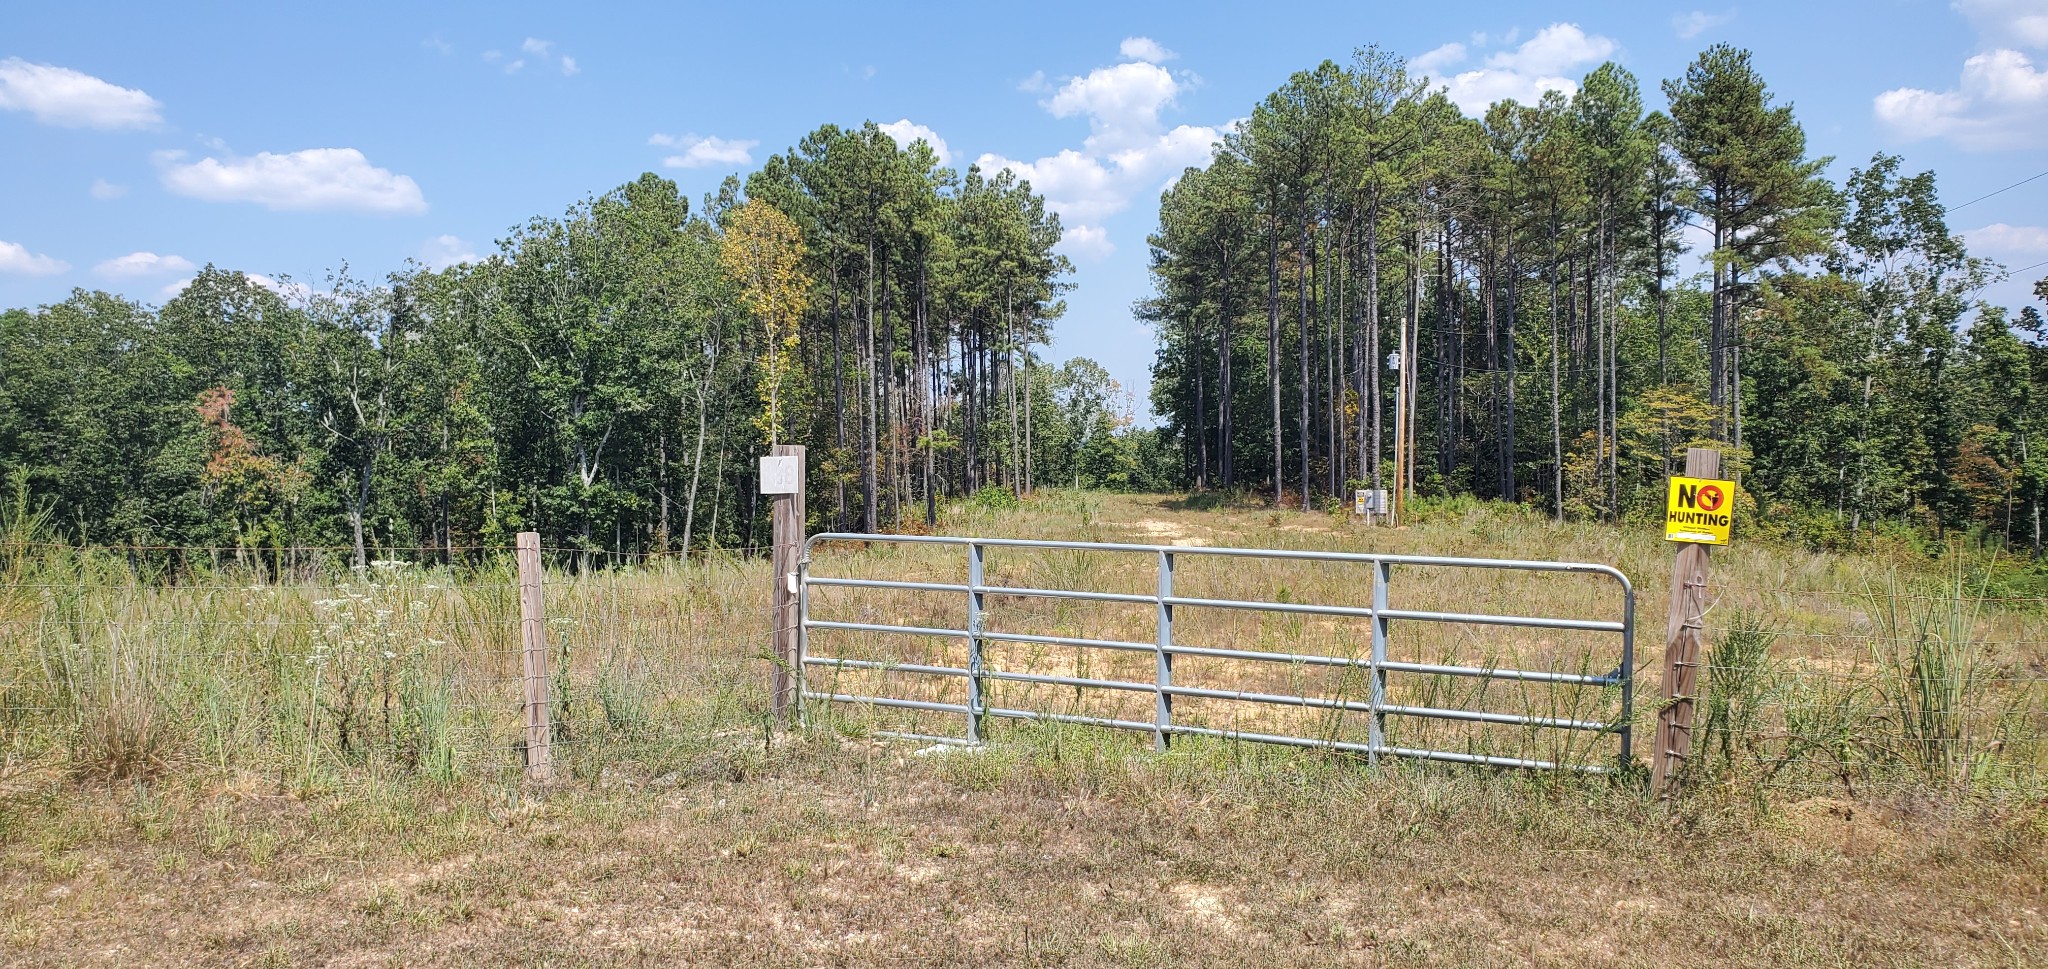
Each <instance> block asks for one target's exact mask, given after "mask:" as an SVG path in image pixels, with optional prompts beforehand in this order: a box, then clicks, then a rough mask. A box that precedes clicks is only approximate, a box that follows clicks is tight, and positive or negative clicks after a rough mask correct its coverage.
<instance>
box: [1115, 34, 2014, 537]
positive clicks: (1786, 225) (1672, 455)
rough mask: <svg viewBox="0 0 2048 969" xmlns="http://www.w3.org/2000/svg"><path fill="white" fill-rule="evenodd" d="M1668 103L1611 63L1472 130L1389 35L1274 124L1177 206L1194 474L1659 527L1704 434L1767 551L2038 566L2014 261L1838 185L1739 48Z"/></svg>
mask: <svg viewBox="0 0 2048 969" xmlns="http://www.w3.org/2000/svg"><path fill="white" fill-rule="evenodd" d="M1662 89H1663V92H1664V95H1665V97H1666V100H1667V101H1668V102H1669V104H1670V109H1669V110H1670V113H1669V115H1668V116H1667V115H1665V114H1659V113H1654V112H1652V113H1648V114H1646V113H1645V111H1644V104H1643V97H1642V92H1641V87H1640V85H1639V84H1638V82H1637V81H1636V79H1635V78H1634V77H1633V76H1631V75H1630V74H1629V72H1628V71H1626V70H1624V69H1623V68H1621V67H1619V66H1617V65H1614V64H1603V65H1600V66H1599V67H1597V68H1595V69H1594V70H1593V71H1591V72H1590V73H1589V74H1587V76H1586V77H1585V78H1584V79H1583V81H1582V82H1581V83H1580V84H1579V85H1578V87H1577V89H1576V91H1575V92H1574V93H1573V94H1571V95H1569V96H1567V95H1564V94H1560V93H1555V92H1553V93H1550V94H1546V95H1544V96H1543V97H1542V98H1540V99H1539V100H1538V101H1537V102H1536V103H1534V104H1520V103H1516V102H1514V101H1502V102H1500V103H1497V104H1494V105H1491V106H1489V107H1488V109H1487V110H1486V111H1485V112H1484V114H1483V116H1482V117H1479V118H1466V117H1463V116H1462V115H1461V114H1460V112H1459V111H1458V110H1457V109H1456V108H1455V107H1452V106H1450V105H1449V103H1448V102H1447V101H1445V100H1443V98H1442V97H1441V95H1440V94H1435V93H1432V92H1431V91H1430V90H1429V89H1428V87H1427V85H1425V84H1417V83H1416V82H1415V80H1414V78H1413V77H1412V76H1411V75H1410V74H1409V73H1408V71H1407V67H1406V65H1405V64H1404V63H1403V62H1402V61H1401V59H1400V58H1399V57H1395V56H1391V55H1388V54H1386V53H1385V52H1382V51H1378V50H1376V49H1367V50H1364V51H1361V52H1360V53H1359V55H1358V57H1357V58H1356V59H1355V60H1354V61H1353V63H1351V64H1350V65H1348V66H1339V65H1336V64H1333V63H1328V62H1326V63H1323V64H1321V65H1317V66H1316V67H1315V68H1314V69H1312V70H1305V71H1300V72H1297V73H1295V74H1294V75H1292V76H1290V77H1289V78H1287V79H1286V81H1285V82H1284V83H1283V84H1281V85H1279V86H1278V87H1277V88H1276V89H1275V90H1274V91H1273V92H1272V93H1271V94H1270V95H1269V96H1267V97H1266V98H1264V99H1262V100H1261V101H1260V102H1258V103H1257V104H1256V105H1253V106H1252V107H1251V109H1250V110H1249V112H1248V117H1247V120H1246V122H1245V123H1244V124H1243V125H1242V126H1240V128H1239V129H1238V130H1237V131H1235V132H1233V133H1232V134H1231V135H1230V136H1229V137H1228V138H1226V139H1225V140H1224V142H1223V143H1222V144H1220V145H1218V146H1217V148H1216V150H1215V151H1214V153H1213V157H1212V158H1211V160H1210V163H1209V165H1208V166H1207V167H1206V168H1201V169H1190V170H1189V171H1188V172H1187V173H1185V174H1184V175H1183V177H1181V178H1180V179H1179V180H1178V181H1177V182H1176V183H1175V184H1174V185H1173V186H1172V187H1171V188H1169V189H1168V190H1167V191H1166V192H1165V193H1164V194H1163V195H1162V197H1161V200H1160V214H1159V228H1158V230H1157V231H1156V232H1155V233H1154V234H1153V236H1152V238H1151V240H1150V241H1151V244H1152V252H1151V255H1152V262H1151V272H1152V276H1153V280H1154V294H1153V296H1152V297H1151V298H1148V299H1146V300H1143V301H1141V302H1140V303H1139V304H1138V305H1137V306H1136V307H1135V309H1136V311H1137V313H1138V315H1139V316H1140V317H1141V318H1142V319H1144V320H1145V321H1146V322H1148V323H1149V324H1151V325H1152V328H1153V330H1154V332H1155V334H1156V336H1157V355H1156V358H1155V363H1154V366H1153V385H1152V393H1151V398H1152V405H1153V408H1154V410H1155V411H1156V412H1157V413H1158V415H1159V417H1160V427H1161V430H1162V432H1163V435H1164V436H1163V440H1164V441H1165V442H1166V443H1167V445H1168V446H1169V447H1171V448H1173V449H1174V450H1176V451H1178V452H1179V453H1178V456H1177V460H1175V461H1174V462H1172V466H1173V467H1175V468H1176V469H1177V470H1178V475H1179V477H1178V481H1179V482H1180V483H1182V484H1189V485H1194V486H1197V487H1209V486H1221V487H1223V488H1254V489H1261V490H1264V491H1265V493H1266V494H1268V495H1269V496H1273V497H1275V498H1278V497H1281V496H1283V495H1284V496H1285V497H1286V501H1285V502H1284V504H1285V505H1287V506H1290V507H1304V508H1306V507H1315V506H1316V504H1317V503H1318V502H1319V501H1324V500H1328V499H1333V498H1334V499H1336V500H1339V501H1342V500H1343V499H1344V498H1345V496H1346V494H1347V492H1348V490H1349V488H1350V487H1354V486H1358V485H1357V484H1355V483H1358V482H1364V483H1367V484H1365V485H1364V486H1367V487H1387V486H1388V485H1389V484H1390V483H1391V481H1390V475H1391V474H1392V473H1393V471H1394V470H1395V469H1396V468H1400V467H1402V466H1404V465H1406V464H1408V463H1409V462H1410V461H1412V464H1413V468H1412V470H1406V473H1404V474H1403V477H1404V479H1407V480H1412V481H1413V482H1414V483H1415V488H1414V489H1413V490H1415V491H1418V492H1420V493H1421V494H1425V495H1435V494H1470V495H1474V496H1477V497H1481V498H1488V499H1496V500H1504V501H1511V502H1521V503H1526V504H1529V505H1531V506H1534V507H1540V508H1543V509H1544V510H1545V511H1547V512H1549V513H1550V514H1552V515H1554V516H1556V517H1560V518H1583V519H1595V520H1607V521H1637V522H1641V523H1643V524H1644V525H1645V526H1646V527H1647V526H1649V525H1650V524H1651V523H1652V520H1653V519H1654V518H1655V517H1656V516H1657V513H1658V510H1659V509H1660V507H1661V503H1662V497H1663V495H1662V490H1663V479H1664V478H1665V477H1666V476H1668V475H1670V474H1672V473H1674V472H1676V471H1677V470H1678V469H1679V468H1681V467H1682V466H1683V462H1684V455H1685V451H1686V449H1687V448H1690V447H1713V448H1716V449H1719V450H1720V451H1721V452H1722V454H1723V458H1724V472H1725V473H1727V474H1730V475H1731V476H1735V477H1738V478H1740V479H1741V481H1742V485H1743V491H1742V495H1743V497H1742V499H1741V501H1742V503H1743V504H1742V507H1741V508H1740V509H1739V512H1740V513H1741V514H1742V515H1743V516H1744V521H1745V529H1746V533H1747V534H1753V535H1773V536H1781V537H1784V538H1787V539H1790V540H1794V541H1800V542H1804V543H1807V544H1811V545H1815V546H1819V547H1828V548H1838V547H1849V546H1857V545H1872V544H1878V543H1887V544H1888V543H1893V542H1895V541H1896V540H1897V538H1896V537H1897V536H1899V535H1900V534H1902V533H1916V534H1917V533H1926V534H1928V535H1931V536H1932V538H1933V540H1934V543H1935V544H1936V545H1938V544H1939V542H1940V539H1941V537H1942V536H1945V535H1946V534H1948V533H1951V532H1956V531H1966V532H1971V533H1973V534H1981V535H1984V536H1986V537H1987V538H1990V539H1991V540H1993V541H1994V542H1996V543H1997V544H2002V545H2005V546H2008V547H2011V546H2025V547H2027V548H2029V549H2030V550H2034V551H2036V553H2037V554H2038V550H2039V549H2040V547H2041V545H2042V539H2041V532H2042V527H2043V526H2042V525H2041V524H2039V522H2040V519H2041V518H2042V517H2043V515H2042V506H2043V504H2044V503H2048V471H2043V470H2042V468H2044V467H2048V465H2043V464H2042V463H2041V462H2042V455H2043V453H2044V451H2048V447H2044V438H2048V416H2044V415H2048V408H2043V407H2041V406H2039V402H2040V401H2041V400H2043V399H2048V323H2044V322H2043V317H2042V315H2041V313H2040V312H2039V311H2038V310H2037V309H2036V308H2034V307H2026V308H2024V309H2023V310H2022V311H2020V312H2018V313H2017V314H2014V313H2008V312H2006V311H2004V310H2001V309H1999V308H1996V307H1982V306H1977V305H1975V304H1974V302H1973V301H1974V300H1975V298H1976V294H1978V293H1979V292H1981V290H1982V289H1983V287H1984V284H1985V282H1986V281H1987V280H1988V279H1989V278H1990V276H1989V275H1987V274H1988V273H1989V272H1991V271H1992V268H1993V267H1991V266H1990V265H1989V264H1987V263H1985V262H1984V261H1983V260H1980V259H1976V258H1973V257H1971V256H1970V255H1969V254H1968V253H1967V252H1966V251H1965V249H1964V247H1963V244H1962V240H1961V239H1960V238H1959V237H1958V236H1956V235H1954V234H1953V233H1951V232H1950V230H1949V227H1948V225H1947V224H1946V222H1945V211H1946V210H1945V209H1944V208H1943V207H1942V205H1941V203H1940V200H1939V198H1940V197H1939V192H1938V191H1937V187H1936V182H1935V177H1934V175H1933V174H1932V173H1927V172H1923V173H1918V174H1914V173H1910V172H1908V171H1906V170H1905V169H1904V168H1903V165H1902V163H1901V161H1900V160H1899V159H1898V158H1896V157H1893V156H1888V155H1882V154H1880V155H1877V156H1874V157H1873V158H1872V159H1871V160H1870V162H1869V163H1868V164H1867V165H1866V166H1863V167H1860V168H1856V169H1853V170H1852V171H1851V172H1850V173H1849V177H1848V178H1847V179H1846V180H1845V181H1844V182H1843V183H1842V184H1840V185H1836V184H1834V183H1831V182H1830V181H1828V179H1827V178H1826V177H1825V176H1824V172H1825V170H1826V169H1827V167H1828V166H1829V163H1830V159H1826V158H1814V157H1809V155H1808V154H1807V139H1806V134H1805V131H1804V129H1803V127H1802V126H1801V124H1800V123H1799V120H1798V119H1797V118H1796V117H1795V115H1794V112H1793V109H1792V106H1791V105H1789V104H1786V103H1783V102H1781V101H1779V100H1778V99H1777V98H1776V97H1775V95H1774V94H1773V93H1772V91H1771V90H1770V87H1769V86H1768V85H1767V84H1766V82H1765V80H1764V78H1763V76H1762V74H1761V73H1760V72H1759V71H1758V69H1757V67H1756V64H1755V63H1754V60H1753V58H1752V57H1751V56H1750V54H1749V53H1748V52H1747V51H1743V50H1739V49H1736V48H1733V47H1729V46H1726V45H1717V46H1714V47H1711V48H1709V49H1708V50H1706V51H1704V52H1702V53H1701V54H1700V55H1699V56H1698V57H1697V58H1696V59H1695V60H1694V61H1693V62H1692V63H1691V64H1689V65H1688V66H1687V67H1686V69H1685V70H1684V72H1683V73H1682V74H1681V75H1680V76H1679V77H1676V78H1673V79H1670V80H1667V81H1665V82H1664V83H1663V85H1662ZM1688 223H1689V224H1691V225H1694V226H1696V227H1699V228H1700V229H1702V230H1704V231H1705V233H1706V236H1707V239H1708V246H1707V248H1706V250H1705V251H1704V252H1702V253H1701V256H1702V257H1703V261H1704V263H1705V270H1704V271H1703V272H1701V273H1699V274H1698V275H1697V276H1696V277H1694V278H1689V279H1680V278H1677V268H1676V267H1677V266H1678V265H1679V264H1680V263H1681V260H1679V258H1678V255H1679V253H1680V252H1681V251H1682V250H1683V248H1684V244H1685V242H1686V239H1685V238H1684V237H1683V236H1682V235H1681V234H1680V228H1681V226H1682V225H1684V224H1688ZM2043 293H2044V294H2048V281H2044V284H2043ZM2043 298H2044V299H2048V295H2044V296H2043ZM1973 312H1974V319H1972V313H1973ZM1404 324H1405V325H1404ZM1404 331H1405V332H1404ZM1397 353H1400V354H1403V355H1405V357H1406V358H1407V361H1408V362H1412V365H1411V366H1407V367H1406V369H1407V370H1408V371H1409V373H1408V374H1407V375H1406V376H1408V377H1410V378H1412V379H1410V380H1404V379H1403V377H1404V375H1403V374H1402V373H1401V368H1399V367H1396V366H1395V365H1394V362H1393V360H1392V358H1393V357H1394V356H1395V355H1396V354H1397ZM1404 391H1405V393H1404ZM1397 417H1406V418H1407V420H1408V426H1409V427H1412V429H1413V434H1412V438H1413V440H1412V441H1411V440H1407V439H1406V438H1407V435H1404V434H1402V433H1401V432H1400V431H1399V430H1397V429H1396V428H1395V426H1394V425H1395V423H1396V420H1395V419H1396V418H1397ZM1401 445H1405V446H1406V447H1407V452H1406V453H1404V454H1399V455H1397V454H1396V453H1395V448H1396V447H1397V446H1401ZM1346 481H1348V482H1350V484H1345V485H1342V486H1340V484H1339V482H1346ZM1402 490H1403V491H1404V492H1406V491H1407V490H1408V489H1406V487H1405V482H1404V488H1403V489H1402ZM1304 492H1306V494H1305V496H1304ZM1304 497H1305V498H1306V500H1301V499H1303V498H1304ZM1404 499H1405V500H1406V501H1407V502H1408V505H1409V509H1410V510H1411V511H1413V510H1421V509H1423V508H1425V507H1426V506H1424V505H1421V504H1418V499H1417V497H1416V495H1414V494H1404ZM1913 541H1916V542H1917V541H1919V539H1913Z"/></svg>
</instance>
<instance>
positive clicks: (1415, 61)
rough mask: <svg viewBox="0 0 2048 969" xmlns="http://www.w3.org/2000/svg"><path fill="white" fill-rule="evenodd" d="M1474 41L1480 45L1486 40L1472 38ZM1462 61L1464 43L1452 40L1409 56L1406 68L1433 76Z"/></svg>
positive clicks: (1482, 35) (1463, 59)
mask: <svg viewBox="0 0 2048 969" xmlns="http://www.w3.org/2000/svg"><path fill="white" fill-rule="evenodd" d="M1479 37H1480V38H1483V37H1485V35H1484V34H1481V35H1479ZM1474 42H1475V43H1476V44H1480V45H1484V44H1485V43H1486V41H1484V40H1483V39H1479V38H1474ZM1464 61H1465V45H1464V44H1460V43H1458V42H1457V41H1455V40H1454V41H1451V42H1450V43H1448V44H1445V45H1443V46H1442V47H1438V48H1436V49H1434V50H1431V51H1428V52H1427V53H1422V54H1417V55H1415V56H1414V57H1411V58H1409V59H1408V69H1409V70H1410V71H1413V72H1414V73H1417V74H1427V75H1432V76H1434V75H1436V74H1438V73H1440V72H1442V71H1443V69H1444V68H1446V67H1451V66H1453V65H1457V64H1461V63H1464Z"/></svg>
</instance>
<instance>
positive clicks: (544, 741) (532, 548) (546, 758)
mask: <svg viewBox="0 0 2048 969" xmlns="http://www.w3.org/2000/svg"><path fill="white" fill-rule="evenodd" d="M518 563H519V646H520V658H521V660H522V666H523V667H524V670H525V676H524V678H523V679H522V681H521V682H522V686H523V688H524V689H523V694H524V697H525V701H526V717H525V719H526V779H527V780H529V781H532V782H533V783H536V784H546V783H548V782H549V781H552V780H554V776H555V765H554V759H553V752H552V751H551V750H550V749H549V742H550V741H551V740H552V739H553V735H554V725H553V724H551V723H549V708H550V706H551V704H550V703H549V699H550V696H551V693H552V691H551V690H550V688H549V684H548V635H547V611H546V609H545V608H543V606H542V604H541V594H540V576H541V566H540V533H539V532H520V533H519V551H518Z"/></svg>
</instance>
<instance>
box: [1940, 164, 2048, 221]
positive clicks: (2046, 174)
mask: <svg viewBox="0 0 2048 969" xmlns="http://www.w3.org/2000/svg"><path fill="white" fill-rule="evenodd" d="M2042 177H2048V172H2042V173H2040V174H2038V175H2029V176H2027V177H2026V178H2022V179H2020V180H2019V181H2017V182H2014V183H2012V184H2011V185H2007V186H2006V187H2004V188H2001V189H1999V190H1998V191H1996V192H1992V193H1990V194H1988V195H1979V196H1977V197H1976V198H1973V199H1971V200H1969V201H1968V202H1964V203H1963V204H1961V205H1951V206H1948V207H1947V208H1946V209H1944V210H1943V211H1947V212H1954V211H1956V210H1957V209H1963V208H1968V207H1970V206H1972V205H1976V204H1977V203H1979V202H1982V201H1984V200H1985V199H1988V198H1990V197H1991V196H1992V195H2003V194H2005V193H2006V192H2010V191H2012V190H2013V189H2016V188H2019V187H2020V186H2022V185H2025V184H2027V183H2028V182H2031V181H2033V180H2034V179H2037V178H2042Z"/></svg>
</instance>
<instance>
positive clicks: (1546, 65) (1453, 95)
mask: <svg viewBox="0 0 2048 969" xmlns="http://www.w3.org/2000/svg"><path fill="white" fill-rule="evenodd" d="M1519 36H1520V31H1519V30H1511V31H1509V32H1508V33H1507V35H1506V36H1505V37H1504V38H1502V43H1514V40H1515V38H1517V37H1519ZM1484 38H1485V35H1483V34H1477V35H1474V37H1473V40H1474V42H1475V44H1477V43H1478V42H1479V41H1482V40H1484ZM1618 49H1619V45H1617V44H1615V42H1614V41H1613V40H1611V39H1609V38H1607V37H1603V36H1601V35H1599V34H1588V33H1586V32H1585V31H1584V30H1581V29H1579V25H1578V24H1568V23H1558V24H1551V25H1550V26H1548V27H1545V28H1543V29H1542V30H1539V31H1537V32H1536V35H1535V36H1533V37H1531V38H1529V39H1528V40H1526V41H1524V42H1522V44H1521V45H1520V46H1518V47H1516V48H1514V49H1513V50H1504V51H1500V52H1497V53H1495V54H1493V55H1491V56H1489V57H1487V58H1486V61H1485V63H1484V64H1482V65H1481V66H1479V67H1477V68H1474V69H1473V70H1469V71H1463V72H1460V73H1457V74H1453V75H1451V76H1449V77H1444V76H1443V75H1444V74H1447V73H1449V71H1448V70H1447V69H1448V68H1449V67H1450V66H1452V65H1454V64H1457V63H1459V62H1461V61H1463V60H1464V56H1465V51H1464V49H1463V46H1462V45H1459V44H1445V45H1444V46H1442V47H1438V48H1437V49H1435V50H1432V51H1430V52H1428V53H1426V54H1423V55H1421V56H1420V57H1417V58H1416V59H1415V61H1414V62H1412V63H1414V64H1415V66H1416V70H1417V73H1420V74H1424V75H1427V76H1430V77H1433V78H1435V79H1437V80H1439V81H1441V82H1443V84H1444V87H1445V94H1446V96H1448V97H1449V98H1450V99H1451V101H1452V103H1454V104H1456V105H1457V106H1458V108H1459V109H1460V110H1462V111H1464V112H1465V113H1466V114H1470V115H1474V116H1477V115H1480V114H1484V113H1485V112H1486V109H1487V108H1488V107H1489V106H1491V105H1492V104H1493V103H1494V102H1496V101H1500V100H1503V99H1506V98H1513V99H1514V100H1516V101H1519V102H1521V103H1523V104H1534V103H1536V102H1537V101H1539V100H1541V99H1542V97H1543V94H1544V92H1546V91H1562V92H1564V93H1565V94H1571V93H1573V92H1575V91H1577V90H1578V89H1579V86H1578V83H1577V82H1576V81H1574V80H1573V79H1572V76H1573V75H1576V74H1581V73H1583V72H1584V71H1586V70H1588V69H1590V68H1592V67H1593V66H1595V65H1597V64H1599V63H1600V62H1601V61H1604V60H1606V59H1608V58H1609V57H1611V56H1613V55H1614V52H1615V51H1616V50H1618Z"/></svg>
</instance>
